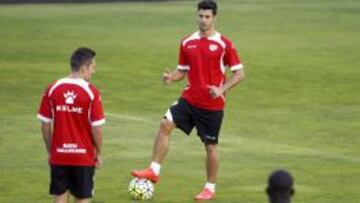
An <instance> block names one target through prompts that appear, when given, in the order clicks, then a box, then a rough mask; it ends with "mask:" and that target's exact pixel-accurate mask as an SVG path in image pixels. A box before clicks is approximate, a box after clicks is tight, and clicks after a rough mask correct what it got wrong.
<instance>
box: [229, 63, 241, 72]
mask: <svg viewBox="0 0 360 203" xmlns="http://www.w3.org/2000/svg"><path fill="white" fill-rule="evenodd" d="M242 68H244V66H243V64H237V65H235V66H231V67H230V70H232V71H234V70H240V69H242Z"/></svg>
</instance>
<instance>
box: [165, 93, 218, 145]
mask: <svg viewBox="0 0 360 203" xmlns="http://www.w3.org/2000/svg"><path fill="white" fill-rule="evenodd" d="M223 115H224V112H223V111H210V110H206V109H202V108H198V107H194V106H192V105H191V104H189V103H188V102H187V101H186V100H185V99H183V98H180V99H179V100H178V101H177V102H175V103H174V104H173V105H172V106H171V107H170V109H169V110H168V111H167V112H166V114H165V116H164V118H166V119H168V120H170V121H172V122H174V123H175V125H176V127H177V128H179V129H181V130H182V131H184V132H185V133H186V134H188V135H189V134H190V133H191V131H192V129H193V128H194V127H196V130H197V134H198V136H199V137H200V139H201V141H202V142H203V143H205V144H217V143H218V138H219V132H220V128H221V122H222V119H223Z"/></svg>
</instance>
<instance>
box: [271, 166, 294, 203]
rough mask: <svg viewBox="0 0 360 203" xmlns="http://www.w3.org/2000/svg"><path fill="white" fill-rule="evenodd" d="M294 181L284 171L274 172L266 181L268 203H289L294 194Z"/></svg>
mask: <svg viewBox="0 0 360 203" xmlns="http://www.w3.org/2000/svg"><path fill="white" fill-rule="evenodd" d="M293 185H294V179H293V177H292V176H291V174H290V173H289V172H287V171H285V170H276V171H274V172H273V173H272V174H271V175H270V176H269V180H268V187H267V188H266V194H267V195H268V198H269V203H290V202H291V198H292V196H294V194H295V190H294V188H293Z"/></svg>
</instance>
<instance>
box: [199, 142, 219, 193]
mask: <svg viewBox="0 0 360 203" xmlns="http://www.w3.org/2000/svg"><path fill="white" fill-rule="evenodd" d="M205 149H206V161H205V163H206V164H205V165H206V180H207V182H206V184H205V186H204V189H203V191H202V192H200V193H199V194H198V195H196V196H195V200H211V199H214V198H215V184H216V178H217V171H218V168H219V154H218V151H217V144H205Z"/></svg>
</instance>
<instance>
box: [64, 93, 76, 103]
mask: <svg viewBox="0 0 360 203" xmlns="http://www.w3.org/2000/svg"><path fill="white" fill-rule="evenodd" d="M76 96H77V95H76V94H75V93H74V92H73V91H67V92H65V93H64V97H65V103H66V104H74V100H75V99H76Z"/></svg>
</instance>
